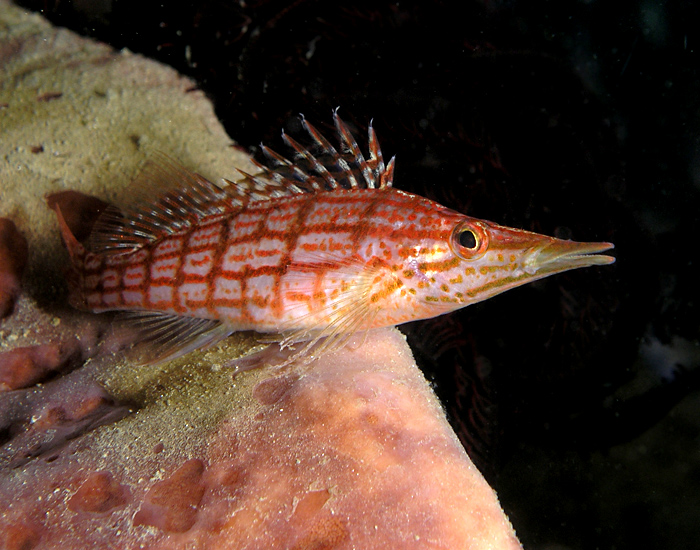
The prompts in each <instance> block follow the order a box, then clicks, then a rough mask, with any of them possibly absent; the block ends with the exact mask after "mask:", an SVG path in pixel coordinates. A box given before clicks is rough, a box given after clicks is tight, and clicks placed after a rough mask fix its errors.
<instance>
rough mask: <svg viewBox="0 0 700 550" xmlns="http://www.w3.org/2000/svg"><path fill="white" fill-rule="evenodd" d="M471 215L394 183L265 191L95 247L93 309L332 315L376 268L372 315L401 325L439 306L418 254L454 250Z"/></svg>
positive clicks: (300, 318) (378, 321) (246, 322)
mask: <svg viewBox="0 0 700 550" xmlns="http://www.w3.org/2000/svg"><path fill="white" fill-rule="evenodd" d="M465 218H466V217H465V216H462V215H460V214H458V213H456V212H452V211H450V210H448V209H446V208H444V207H441V206H440V205H438V204H436V203H434V202H431V201H428V200H427V199H424V198H421V197H418V196H415V195H411V194H408V193H404V192H401V191H398V190H395V189H392V188H386V189H354V190H337V191H332V192H323V193H318V194H303V195H296V196H294V197H284V198H280V199H272V200H264V201H259V202H254V203H250V204H248V205H247V206H246V207H245V208H244V209H242V210H239V211H235V212H231V213H227V214H219V215H214V216H210V217H208V218H204V219H201V220H199V222H198V223H197V225H196V226H193V227H189V228H187V229H185V230H182V231H180V232H178V233H175V234H173V235H167V236H163V237H161V238H160V239H158V240H156V241H154V242H152V243H149V244H148V245H145V246H144V247H142V248H140V249H138V250H136V251H134V252H129V253H123V254H116V255H110V256H103V255H99V254H88V255H87V257H86V258H85V271H84V284H83V289H82V291H83V296H84V298H85V300H86V304H87V306H88V308H89V309H90V310H92V311H106V310H115V309H117V310H148V311H163V312H167V313H173V314H176V315H185V316H192V317H201V318H209V319H218V320H222V321H224V322H226V323H227V324H229V325H230V326H231V328H232V329H234V330H256V331H259V332H277V331H280V330H284V329H289V328H295V329H301V328H307V329H313V328H316V327H318V326H319V324H323V323H327V322H328V315H329V313H330V314H331V315H332V311H330V310H329V309H328V308H329V306H330V307H331V308H332V309H333V304H335V308H334V309H336V310H342V309H343V307H345V306H346V305H347V306H352V307H354V306H355V304H342V303H338V298H339V297H340V296H343V295H346V294H347V292H348V289H352V288H355V287H357V282H358V281H359V280H360V279H362V278H363V277H370V276H371V277H372V279H373V280H372V281H371V283H370V284H369V288H368V289H367V290H369V296H368V299H369V300H370V302H371V303H372V307H373V309H374V310H375V311H374V312H373V315H371V316H370V317H369V318H368V321H369V322H371V327H378V326H391V325H396V324H399V323H403V322H406V321H411V320H415V319H417V318H421V312H424V313H425V316H432V315H434V314H435V312H434V310H433V309H434V308H432V307H425V305H427V304H428V302H425V300H424V299H422V297H423V295H424V294H425V293H426V292H428V289H429V286H430V285H428V284H427V279H426V278H425V277H422V278H421V277H420V274H421V272H420V270H418V269H417V268H416V267H415V265H414V264H418V263H424V262H425V260H426V259H429V258H425V257H424V256H426V254H427V253H430V254H431V256H434V255H435V254H436V253H438V252H439V250H438V249H440V248H442V249H443V250H442V253H443V254H446V253H448V252H450V250H449V246H447V245H446V243H448V242H449V239H450V235H451V233H452V229H453V227H454V226H455V224H456V223H458V222H459V221H460V220H461V219H465ZM419 258H420V259H421V261H418V259H419ZM421 283H422V284H421ZM357 298H358V299H359V298H360V296H358V297H357ZM361 328H370V326H363V327H361Z"/></svg>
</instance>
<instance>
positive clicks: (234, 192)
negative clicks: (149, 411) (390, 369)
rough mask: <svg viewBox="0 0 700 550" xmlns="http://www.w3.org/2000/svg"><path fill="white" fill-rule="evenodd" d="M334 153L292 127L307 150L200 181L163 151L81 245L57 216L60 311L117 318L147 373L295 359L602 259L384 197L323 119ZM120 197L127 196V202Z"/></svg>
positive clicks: (367, 159) (374, 172) (423, 201)
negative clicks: (241, 358) (186, 359)
mask: <svg viewBox="0 0 700 550" xmlns="http://www.w3.org/2000/svg"><path fill="white" fill-rule="evenodd" d="M333 123H334V127H335V131H336V134H337V145H333V144H331V142H330V141H328V140H327V139H326V138H325V137H324V136H323V135H322V133H321V132H320V131H319V130H318V129H317V128H316V127H315V126H313V125H312V124H311V123H309V122H308V121H306V119H305V118H304V117H303V116H301V126H302V128H303V130H304V131H305V134H306V141H308V142H310V144H309V145H302V144H301V143H300V142H298V141H297V140H295V139H294V138H292V137H291V136H289V135H287V134H286V133H285V132H284V131H283V132H282V140H283V142H284V143H285V144H286V145H287V146H288V147H289V148H290V150H291V152H292V153H293V155H292V156H291V159H289V158H286V157H284V156H282V155H280V154H278V153H276V152H275V151H273V150H272V149H270V148H268V147H266V146H264V145H263V146H261V150H262V153H263V155H264V157H265V161H264V162H258V161H254V162H255V165H256V171H255V173H253V174H250V173H247V172H244V171H239V172H240V174H239V175H238V177H237V178H236V179H235V180H233V181H232V180H229V179H223V180H222V181H221V183H220V184H214V183H213V182H211V181H209V180H207V179H206V178H204V177H202V176H201V175H199V174H197V173H195V172H192V171H190V170H188V169H187V168H185V167H183V166H182V165H180V164H179V163H177V162H176V161H174V160H173V159H171V158H170V157H168V156H166V155H162V154H161V155H158V156H157V157H156V158H155V160H153V161H151V162H149V163H148V164H147V166H146V168H145V169H144V170H143V172H142V174H141V176H139V177H138V178H137V179H136V180H135V182H134V189H135V190H137V189H140V188H148V189H157V194H156V195H155V199H149V198H145V197H143V196H139V197H138V199H137V200H135V202H134V204H132V205H130V206H127V207H126V208H124V209H119V208H117V207H114V206H109V207H108V208H107V209H106V210H105V211H104V212H103V213H102V214H101V216H100V217H99V218H98V220H97V221H96V223H95V225H94V227H93V229H92V232H91V234H90V236H89V237H88V239H87V241H86V242H85V243H84V244H83V243H81V242H79V241H78V240H77V239H76V237H75V236H74V235H73V234H72V233H71V230H70V229H69V227H68V225H67V223H66V221H65V219H64V217H63V214H62V212H61V210H60V208H56V214H57V218H58V224H59V228H60V231H61V235H62V238H63V241H64V243H65V246H66V248H67V251H68V254H69V256H70V260H71V265H72V270H71V273H70V274H69V286H70V302H71V304H72V305H73V306H75V307H77V308H79V309H83V310H87V311H90V312H94V313H100V312H105V311H121V312H125V314H126V315H127V316H128V318H129V319H130V320H131V321H132V322H133V323H134V324H135V326H138V328H139V331H140V333H141V336H140V340H141V342H142V343H143V344H144V345H147V347H148V350H149V352H148V354H147V355H148V356H149V359H148V360H147V361H145V362H150V363H158V362H161V361H166V360H171V359H175V358H177V357H180V356H182V355H184V354H187V353H189V352H190V351H192V350H195V349H197V348H205V347H208V346H212V345H214V344H216V343H219V342H220V341H221V340H223V339H224V338H227V337H228V336H230V335H231V334H232V333H234V332H238V331H256V332H258V333H263V334H265V335H267V340H265V341H266V342H268V343H274V344H276V345H278V346H279V348H280V349H286V348H290V349H291V350H294V353H293V354H292V356H291V358H290V359H289V360H288V361H287V363H289V362H292V361H310V360H312V359H313V358H314V357H318V356H319V355H321V354H323V353H327V352H329V351H332V350H335V349H338V348H340V347H342V346H343V345H345V344H346V343H347V341H348V339H349V338H350V336H351V335H353V334H354V333H357V332H360V331H366V330H369V329H373V328H379V327H390V326H396V325H400V324H402V323H406V322H409V321H416V320H420V319H426V318H431V317H435V316H438V315H443V314H445V313H449V312H451V311H454V310H456V309H459V308H462V307H465V306H468V305H470V304H474V303H476V302H480V301H483V300H486V299H488V298H490V297H492V296H495V295H497V294H500V293H502V292H504V291H506V290H509V289H512V288H515V287H518V286H521V285H523V284H526V283H529V282H532V281H535V280H538V279H542V278H543V277H548V276H550V275H554V274H556V273H561V272H563V271H567V270H571V269H577V268H581V267H587V266H600V265H606V264H611V263H613V262H614V261H615V258H614V257H611V256H608V255H603V254H599V253H600V252H603V251H607V250H609V249H612V248H614V246H613V244H611V243H608V242H574V241H570V240H561V239H557V238H554V237H549V236H545V235H540V234H536V233H532V232H530V231H525V230H522V229H515V228H510V227H505V226H502V225H499V224H497V223H493V222H490V221H486V220H481V219H477V218H473V217H470V216H467V215H465V214H463V213H460V212H457V211H454V210H452V209H450V208H448V207H446V206H443V205H441V204H438V203H437V202H434V201H432V200H429V199H427V198H424V197H421V196H418V195H415V194H412V193H408V192H405V191H402V190H400V189H397V188H395V187H393V177H394V168H395V157H392V158H391V159H390V160H389V162H387V163H385V161H384V157H383V155H382V151H381V148H380V145H379V142H378V139H377V135H376V132H375V130H374V128H373V126H372V123H371V122H370V124H369V126H368V140H367V153H366V154H365V153H363V152H362V150H361V148H360V147H359V146H358V144H357V142H356V140H355V137H354V136H353V134H352V132H351V130H350V128H349V126H348V125H347V124H346V123H345V122H344V121H343V120H342V119H341V118H340V117H339V116H338V114H337V110H336V111H334V112H333ZM135 193H137V194H138V192H137V191H135Z"/></svg>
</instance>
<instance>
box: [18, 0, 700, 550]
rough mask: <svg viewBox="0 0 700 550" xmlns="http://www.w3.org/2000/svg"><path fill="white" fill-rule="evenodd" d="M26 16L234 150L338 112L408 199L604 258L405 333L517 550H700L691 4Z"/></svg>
mask: <svg viewBox="0 0 700 550" xmlns="http://www.w3.org/2000/svg"><path fill="white" fill-rule="evenodd" d="M21 4H23V5H24V6H26V7H29V8H31V9H34V10H37V11H41V13H43V14H44V15H45V16H46V17H47V18H49V19H50V20H51V21H53V22H54V23H55V24H58V25H62V26H66V27H69V28H71V29H73V30H75V31H77V32H79V33H82V34H85V35H88V36H92V37H94V38H97V39H99V40H102V41H105V42H108V43H110V44H112V45H113V46H115V47H117V48H122V47H127V48H129V49H130V50H132V51H135V52H139V53H143V54H145V55H147V56H149V57H153V58H155V59H158V60H160V61H163V62H165V63H168V64H170V65H172V66H173V67H175V68H176V69H178V70H179V71H181V72H183V73H185V74H188V75H190V76H192V77H193V78H194V79H195V80H196V82H197V83H198V85H199V86H200V87H201V88H202V89H203V90H205V91H206V93H207V94H208V95H209V97H211V99H212V101H213V102H214V104H215V106H216V110H217V114H218V116H219V118H220V119H221V120H222V122H223V124H224V125H225V127H226V129H227V130H228V132H229V134H230V135H231V136H232V137H234V138H235V139H236V140H237V141H238V142H239V143H240V144H241V145H242V146H244V147H246V148H252V149H254V148H255V147H256V146H257V144H258V143H259V142H260V141H264V142H265V143H266V144H268V145H270V146H272V147H273V148H276V149H278V150H282V149H283V147H282V146H281V144H280V140H279V130H280V128H282V127H285V128H286V129H287V130H288V131H290V132H291V133H294V132H295V131H296V130H298V129H299V122H298V117H297V114H298V113H299V112H303V113H304V114H305V115H306V117H307V118H308V119H309V120H311V121H313V122H314V123H315V124H316V125H317V126H318V127H320V128H326V129H327V130H329V125H330V124H331V116H330V114H331V109H332V108H334V107H336V106H340V107H341V110H340V114H341V116H343V117H344V119H345V120H346V121H347V122H349V123H351V124H352V125H354V127H355V128H356V130H357V131H358V132H359V134H358V136H359V135H364V134H365V132H366V126H367V123H368V121H369V120H370V119H371V118H373V119H374V126H375V129H376V130H377V132H378V134H379V137H380V142H381V144H382V148H383V150H384V152H385V155H387V154H388V155H393V154H396V155H397V173H396V176H395V185H396V187H398V188H401V189H406V190H410V191H414V192H417V193H420V194H423V195H425V196H428V197H430V198H433V199H436V200H438V201H439V202H441V203H443V204H446V205H448V206H451V207H452V208H455V209H458V210H461V211H463V212H465V213H468V214H470V215H473V216H475V217H480V218H485V219H490V220H493V221H496V222H499V223H503V224H506V225H512V226H515V227H522V228H526V229H530V230H534V231H538V232H542V233H547V234H551V235H556V236H559V237H562V238H572V239H575V240H590V241H592V240H607V241H612V242H614V243H615V244H616V250H615V252H614V253H615V255H616V256H617V258H618V261H617V263H616V264H614V265H613V266H607V267H602V268H590V269H586V270H580V271H576V272H572V273H567V274H563V275H559V276H556V277H553V278H550V279H547V280H545V281H541V282H538V283H535V284H532V285H528V286H527V287H524V288H521V289H518V290H514V291H512V292H509V293H507V294H504V295H502V296H499V297H497V298H494V299H492V300H488V301H487V302H485V303H483V304H479V305H476V306H472V307H470V308H467V309H465V310H463V311H461V312H459V313H457V314H454V315H452V316H449V317H443V318H440V319H437V320H434V321H428V322H423V323H417V324H414V325H411V326H408V327H404V328H405V332H406V333H407V334H408V335H409V340H410V343H411V345H412V347H413V349H414V351H415V353H416V356H417V359H418V360H419V362H420V363H421V365H422V366H423V368H424V370H425V372H426V374H427V375H428V376H429V377H430V378H431V379H432V380H433V381H434V384H435V387H436V391H437V392H438V394H439V395H440V396H441V398H442V400H443V403H444V404H445V407H446V409H447V412H448V415H449V416H450V420H451V422H452V424H453V426H454V427H455V430H456V431H457V432H458V434H459V435H460V437H461V438H462V439H463V441H464V443H465V445H466V446H467V448H468V449H469V450H470V454H471V455H472V458H473V459H474V460H475V462H476V463H477V465H478V466H479V467H480V468H481V470H482V471H483V472H484V474H485V475H486V477H487V478H488V479H489V481H490V482H491V484H492V485H493V486H494V487H495V488H496V490H497V491H498V494H499V496H500V498H501V502H502V505H503V507H504V509H505V510H506V512H507V513H508V515H509V517H510V518H511V521H512V522H513V524H514V526H515V528H516V531H517V532H518V535H519V537H520V538H521V540H522V542H523V543H524V545H525V547H526V548H529V549H535V548H548V549H555V548H556V549H564V548H571V549H585V548H617V549H626V548H657V549H659V548H693V547H697V545H698V542H697V541H698V540H700V392H699V391H698V389H699V388H700V345H699V340H700V331H699V330H698V329H699V325H700V320H699V319H700V316H699V315H698V313H699V308H700V302H699V301H698V281H699V280H700V270H699V269H698V265H700V264H699V262H698V258H697V254H698V249H699V247H698V244H697V238H698V235H699V234H700V231H699V230H700V214H699V213H698V205H699V204H700V201H699V200H698V198H699V197H698V195H699V194H700V78H699V73H698V68H699V67H700V63H699V59H698V56H699V54H700V51H699V50H700V41H699V38H700V34H699V32H698V30H697V29H698V22H700V3H695V2H689V1H687V2H681V1H676V2H673V1H656V0H654V1H650V0H646V1H640V0H630V1H618V2H604V1H602V0H588V1H559V0H557V1H544V0H528V1H519V0H512V1H493V2H491V1H482V2H455V3H450V2H428V1H424V2H382V1H381V0H380V1H362V0H360V1H356V2H352V3H345V4H344V5H343V3H336V2H319V1H311V0H307V1H303V0H301V1H296V2H279V1H274V0H269V1H263V0H261V1H249V2H245V3H244V2H234V1H228V2H226V1H223V0H205V1H202V2H192V3H186V2H155V1H151V0H140V1H138V2H136V1H133V0H126V1H121V0H111V1H110V0H100V1H93V2H85V1H77V0H74V1H72V2H71V1H65V0H61V1H58V0H37V1H25V2H21ZM161 4H162V5H161ZM224 176H229V177H230V176H231V175H225V174H224Z"/></svg>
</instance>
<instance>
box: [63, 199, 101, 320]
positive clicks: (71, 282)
mask: <svg viewBox="0 0 700 550" xmlns="http://www.w3.org/2000/svg"><path fill="white" fill-rule="evenodd" d="M54 210H55V212H56V217H57V218H58V226H59V228H60V230H61V237H62V238H63V243H64V244H65V246H66V249H67V250H68V255H69V256H70V260H71V265H70V267H69V269H68V271H67V273H66V282H67V283H68V301H69V303H70V305H71V306H73V307H74V308H77V309H83V310H86V309H88V308H87V303H86V300H85V291H86V290H87V289H86V288H85V261H86V259H87V257H88V256H89V255H94V254H92V253H91V252H88V250H87V249H86V248H85V247H84V246H83V245H82V244H80V243H79V242H78V239H76V238H75V235H73V232H72V231H71V230H70V228H69V227H68V224H67V223H66V220H65V218H64V217H63V213H62V212H61V208H60V207H59V206H58V204H56V205H55V207H54Z"/></svg>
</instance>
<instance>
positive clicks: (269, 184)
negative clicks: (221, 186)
mask: <svg viewBox="0 0 700 550" xmlns="http://www.w3.org/2000/svg"><path fill="white" fill-rule="evenodd" d="M333 122H334V124H335V128H336V131H337V133H338V142H339V147H338V148H336V147H334V146H333V145H331V143H330V142H329V141H328V140H327V139H326V138H325V137H324V136H323V135H322V134H321V132H319V131H318V130H317V129H316V128H315V127H314V126H313V125H312V124H310V123H309V122H307V121H306V119H305V118H304V116H303V115H301V125H302V127H303V128H304V130H305V131H306V133H307V134H308V135H309V137H310V138H311V145H310V146H309V147H305V146H304V145H302V144H300V143H299V142H298V141H296V140H295V139H293V138H291V137H290V136H288V135H287V134H286V133H285V132H284V131H283V132H282V140H283V141H284V143H285V144H286V145H288V146H289V147H290V148H291V149H293V151H294V156H293V159H292V160H289V159H287V158H285V157H284V156H282V155H280V154H278V153H276V152H275V151H273V150H272V149H270V148H269V147H266V146H264V145H262V146H261V148H262V152H263V154H264V155H265V157H266V159H267V165H263V164H260V163H257V162H256V165H257V166H258V167H259V168H260V170H261V172H260V173H258V174H256V175H250V174H245V173H242V175H243V178H242V179H241V180H239V181H237V182H234V183H233V184H232V185H233V186H234V187H235V188H237V189H238V191H239V192H246V193H250V199H251V200H263V199H267V198H276V197H279V196H286V195H295V194H299V193H316V192H318V191H332V190H333V189H338V188H342V189H354V188H360V189H382V188H385V187H391V185H392V180H393V174H394V159H393V158H392V159H391V161H390V162H389V164H388V165H385V164H384V157H383V156H382V151H381V149H380V147H379V142H378V141H377V135H376V133H375V131H374V128H373V127H372V123H371V122H370V125H369V158H368V159H366V158H365V156H364V155H363V154H362V151H361V150H360V147H359V146H358V145H357V142H356V141H355V138H354V137H353V135H352V133H351V132H350V129H349V128H348V126H347V125H346V124H345V123H344V122H343V121H342V120H341V118H340V117H339V116H338V112H337V110H335V111H333ZM228 183H230V182H228Z"/></svg>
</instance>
